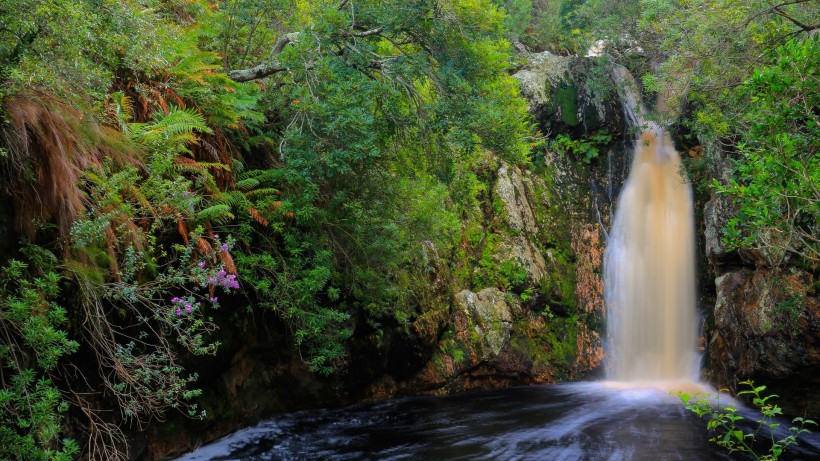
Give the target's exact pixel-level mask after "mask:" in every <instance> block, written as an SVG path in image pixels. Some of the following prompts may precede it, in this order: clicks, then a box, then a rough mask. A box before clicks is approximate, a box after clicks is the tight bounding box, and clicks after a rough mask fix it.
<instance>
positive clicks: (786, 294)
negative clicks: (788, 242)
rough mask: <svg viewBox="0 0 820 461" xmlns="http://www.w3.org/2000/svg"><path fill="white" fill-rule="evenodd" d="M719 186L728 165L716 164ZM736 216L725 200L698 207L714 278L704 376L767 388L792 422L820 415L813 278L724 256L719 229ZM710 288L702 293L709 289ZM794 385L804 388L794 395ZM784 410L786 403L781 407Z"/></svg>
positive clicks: (775, 258)
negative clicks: (789, 412) (792, 416)
mask: <svg viewBox="0 0 820 461" xmlns="http://www.w3.org/2000/svg"><path fill="white" fill-rule="evenodd" d="M715 164H716V165H717V166H716V170H717V171H715V172H713V173H714V176H715V177H718V178H721V180H724V179H725V177H726V164H727V162H726V161H721V160H720V159H718V161H716V162H715ZM734 213H735V209H734V206H733V204H732V203H731V201H730V199H729V198H728V197H726V196H716V195H713V196H712V197H711V198H710V199H709V200H708V201H707V202H706V203H705V204H704V206H703V225H702V229H703V234H704V235H703V237H704V247H705V257H706V258H707V260H708V263H709V270H710V271H711V272H712V273H713V274H714V286H713V289H714V299H715V302H714V309H713V311H712V314H713V320H714V322H713V326H712V327H711V328H708V329H707V331H706V332H705V336H706V337H705V341H706V347H707V366H706V370H705V372H706V373H707V375H709V376H710V379H712V380H713V381H715V382H716V383H717V384H718V385H719V386H722V387H729V388H734V387H735V386H736V385H737V382H738V381H741V380H744V379H749V378H752V379H755V380H756V381H757V382H758V383H766V384H768V385H769V386H770V388H772V389H773V390H774V391H775V392H777V393H778V394H780V395H782V396H783V398H782V399H787V398H797V399H799V400H801V402H800V403H796V404H795V405H796V406H795V407H793V410H792V411H794V412H795V414H802V413H804V412H808V414H809V415H810V416H811V415H815V416H816V415H820V392H818V391H817V389H820V299H818V292H817V277H816V272H815V273H812V272H809V270H808V269H806V268H802V267H796V266H795V265H793V264H794V262H793V261H792V260H790V258H791V255H790V254H787V253H785V252H778V251H771V250H767V249H765V247H764V246H761V247H762V248H761V249H754V248H745V249H738V250H730V249H728V248H727V247H726V246H725V245H724V244H723V242H722V234H723V229H724V227H725V226H726V224H727V222H728V220H729V219H730V218H731V217H732V216H734ZM708 288H710V287H708V286H707V289H708ZM795 383H806V385H807V389H801V390H800V391H799V393H800V394H801V395H799V396H797V395H791V394H794V393H795V391H793V390H792V386H793V385H794V384H795ZM784 403H786V402H784Z"/></svg>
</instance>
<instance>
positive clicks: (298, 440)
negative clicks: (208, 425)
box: [178, 382, 820, 461]
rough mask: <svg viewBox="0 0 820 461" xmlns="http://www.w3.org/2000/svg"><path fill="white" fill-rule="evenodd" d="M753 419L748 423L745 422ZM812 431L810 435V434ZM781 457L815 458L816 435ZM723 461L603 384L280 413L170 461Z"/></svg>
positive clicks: (657, 400) (696, 423)
mask: <svg viewBox="0 0 820 461" xmlns="http://www.w3.org/2000/svg"><path fill="white" fill-rule="evenodd" d="M747 416H748V417H749V418H752V417H753V415H747ZM815 432H816V431H815ZM800 445H801V446H800V447H799V448H797V449H795V448H793V447H791V448H790V449H789V451H788V452H787V453H788V454H789V456H787V457H785V458H783V459H792V460H814V459H820V435H818V434H811V435H810V436H809V437H803V438H801V442H800ZM319 459H332V460H411V459H412V460H417V459H424V460H445V459H446V460H612V461H616V460H624V461H626V460H647V461H648V460H652V461H659V460H698V461H708V460H731V459H745V458H743V457H738V456H732V457H730V456H728V455H726V454H724V453H723V451H722V449H721V448H719V447H717V446H716V445H714V444H711V443H709V441H708V435H707V432H706V429H705V423H704V422H702V421H700V420H699V419H698V417H697V416H696V415H694V414H693V413H690V412H689V411H687V410H686V409H685V408H684V407H683V405H681V403H680V400H679V399H678V398H677V397H676V396H674V395H669V393H668V392H667V391H665V390H661V389H658V388H653V387H647V388H618V386H613V385H610V384H607V383H603V382H594V383H590V382H588V383H562V384H553V385H542V386H531V387H514V388H508V389H496V390H491V391H476V392H468V393H462V394H457V395H450V396H445V397H401V398H394V399H390V400H386V401H382V402H377V403H369V404H358V405H354V406H350V407H346V408H340V409H318V410H308V411H301V412H297V413H292V414H287V415H284V416H280V417H277V418H274V419H271V420H268V421H264V422H262V423H260V424H259V425H257V426H255V427H251V428H248V429H244V430H242V431H239V432H237V433H235V434H233V435H231V436H228V437H226V438H224V439H222V440H219V441H217V442H215V443H213V444H210V445H207V446H204V447H202V448H200V449H199V450H197V451H195V452H193V453H190V454H188V455H186V456H183V457H181V458H179V459H178V461H195V460H196V461H203V460H213V461H263V460H264V461H268V460H319Z"/></svg>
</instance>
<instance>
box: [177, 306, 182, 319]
mask: <svg viewBox="0 0 820 461" xmlns="http://www.w3.org/2000/svg"><path fill="white" fill-rule="evenodd" d="M180 315H182V309H180V308H178V307H177V317H179V316H180Z"/></svg>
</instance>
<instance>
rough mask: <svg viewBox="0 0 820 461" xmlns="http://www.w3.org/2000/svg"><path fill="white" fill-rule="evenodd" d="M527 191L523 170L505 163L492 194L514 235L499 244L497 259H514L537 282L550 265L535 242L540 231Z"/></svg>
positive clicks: (499, 172)
mask: <svg viewBox="0 0 820 461" xmlns="http://www.w3.org/2000/svg"><path fill="white" fill-rule="evenodd" d="M527 192H528V191H527V188H526V187H525V185H524V181H523V179H522V173H521V170H520V169H519V168H517V167H512V168H511V167H510V166H508V165H506V164H502V166H501V167H500V168H499V169H498V178H497V180H496V183H495V187H494V188H493V193H494V194H495V196H496V197H497V198H498V199H499V200H501V201H502V202H503V204H504V220H505V221H506V223H507V225H508V226H509V228H510V230H511V231H512V232H511V234H512V235H511V236H509V237H508V238H507V239H505V241H504V242H503V243H502V244H501V245H499V247H498V251H497V254H496V258H497V260H498V261H500V262H502V261H506V260H510V259H514V260H515V261H517V262H518V263H519V264H520V265H521V267H523V268H524V269H526V271H527V275H528V276H529V279H530V281H531V282H532V283H538V282H539V281H540V280H542V279H544V278H545V277H546V275H547V263H546V261H545V259H544V255H542V254H541V252H540V251H539V250H538V248H537V247H536V245H535V243H534V241H533V240H534V238H535V236H536V235H537V233H538V231H539V230H538V226H537V225H536V220H535V215H534V213H533V208H532V205H531V195H530V196H528V193H527ZM542 206H543V204H542Z"/></svg>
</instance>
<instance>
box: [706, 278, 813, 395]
mask: <svg viewBox="0 0 820 461" xmlns="http://www.w3.org/2000/svg"><path fill="white" fill-rule="evenodd" d="M814 283H815V281H814V277H813V276H812V274H810V273H808V272H805V271H802V270H798V269H794V268H791V269H784V270H776V269H758V270H751V269H748V268H744V269H740V270H736V271H732V272H728V273H725V274H723V275H721V276H720V277H718V278H717V280H716V281H715V284H716V287H717V302H716V304H715V311H714V318H715V331H714V334H713V336H712V338H711V341H710V348H709V353H710V357H711V359H712V363H713V364H715V366H716V367H717V368H718V372H719V378H720V381H721V382H733V381H734V378H735V377H749V376H756V375H757V376H768V377H788V376H799V375H805V374H806V373H809V374H811V373H812V370H814V371H813V373H814V374H817V370H818V369H820V368H818V367H820V341H819V340H820V338H819V337H818V336H819V335H818V333H820V303H819V302H818V298H817V294H816V293H815V292H814V291H813V285H814Z"/></svg>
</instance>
